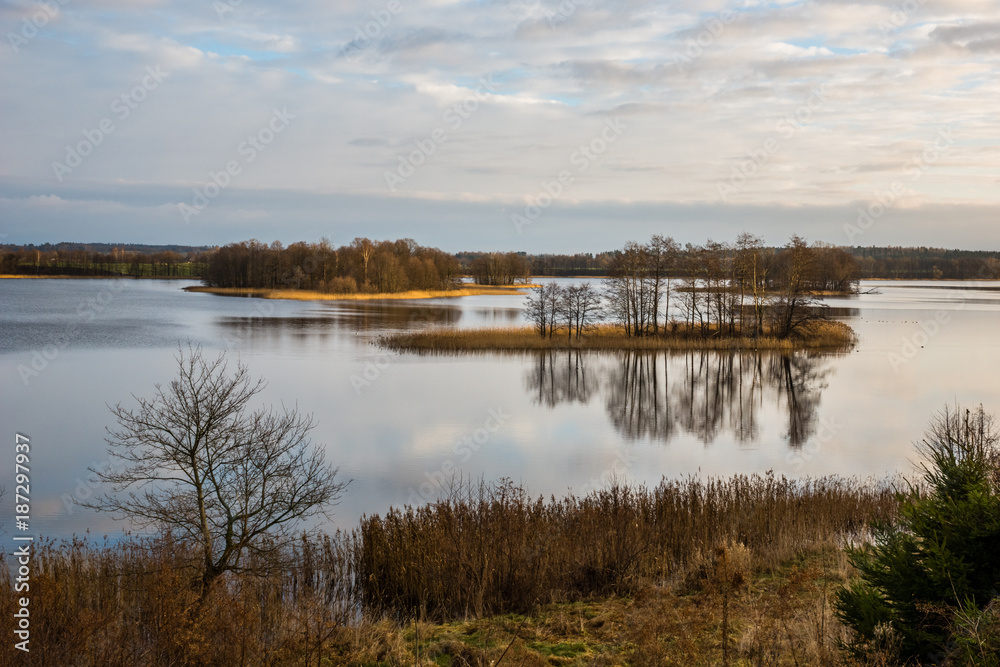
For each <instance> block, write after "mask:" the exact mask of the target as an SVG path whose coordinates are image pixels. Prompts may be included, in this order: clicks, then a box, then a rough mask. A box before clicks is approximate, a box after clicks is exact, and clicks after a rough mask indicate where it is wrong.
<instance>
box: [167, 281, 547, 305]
mask: <svg viewBox="0 0 1000 667" xmlns="http://www.w3.org/2000/svg"><path fill="white" fill-rule="evenodd" d="M524 287H532V285H509V286H502V285H496V286H483V285H470V284H462V286H461V287H455V288H453V289H440V290H407V291H405V292H370V293H354V294H333V293H329V292H315V291H309V290H298V289H256V288H251V287H203V286H193V287H185V288H184V291H186V292H205V293H208V294H217V295H219V296H248V297H256V298H259V299H287V300H290V301H374V300H377V299H442V298H451V297H459V296H483V295H510V294H519V293H520V292H519V290H520V289H522V288H524Z"/></svg>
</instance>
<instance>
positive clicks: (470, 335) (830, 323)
mask: <svg viewBox="0 0 1000 667" xmlns="http://www.w3.org/2000/svg"><path fill="white" fill-rule="evenodd" d="M376 342H377V344H378V345H379V346H381V347H383V348H386V349H390V350H394V351H398V352H417V353H438V354H463V353H476V352H514V353H516V352H534V351H546V350H553V351H555V350H568V351H575V350H578V351H626V350H637V351H656V350H667V351H670V350H673V351H687V350H768V351H788V352H790V351H794V350H815V351H829V352H838V351H847V350H850V349H852V348H853V347H854V345H855V344H856V343H857V334H856V333H855V332H854V329H852V328H851V327H850V326H849V325H847V324H845V323H844V322H840V321H838V320H817V321H815V322H811V323H809V324H808V325H806V328H805V331H804V332H803V334H802V335H801V336H800V337H797V338H774V337H769V336H767V337H761V338H749V337H745V336H736V337H702V336H701V335H699V334H689V333H688V332H687V331H684V332H678V333H674V334H670V335H663V334H660V335H654V336H638V337H637V336H626V335H625V334H624V332H623V331H622V330H621V328H620V327H618V326H616V325H608V324H605V325H600V326H598V327H595V328H594V329H592V330H591V331H590V332H589V333H587V334H585V335H584V337H583V338H581V339H579V340H577V339H575V338H574V339H572V340H569V339H568V337H567V336H566V332H565V331H563V332H562V333H557V334H555V335H554V336H552V337H545V338H543V337H542V336H540V335H539V334H538V333H536V332H535V331H534V329H532V328H531V327H517V328H481V329H439V330H431V331H419V332H415V333H395V334H386V335H383V336H380V337H379V338H378V339H377V341H376Z"/></svg>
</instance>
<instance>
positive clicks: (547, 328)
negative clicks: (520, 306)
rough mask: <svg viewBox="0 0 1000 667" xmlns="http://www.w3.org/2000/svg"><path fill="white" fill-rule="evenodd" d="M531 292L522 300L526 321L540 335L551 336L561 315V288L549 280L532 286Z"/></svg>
mask: <svg viewBox="0 0 1000 667" xmlns="http://www.w3.org/2000/svg"><path fill="white" fill-rule="evenodd" d="M531 292H532V294H531V295H530V296H529V297H528V298H527V299H526V300H525V302H524V309H525V314H526V315H527V317H528V321H529V322H531V323H532V325H533V326H534V328H535V331H537V332H538V334H539V335H540V336H542V337H543V338H544V337H545V336H549V337H550V338H551V337H552V334H553V333H554V332H555V329H556V326H557V324H558V321H559V319H560V318H561V317H562V307H563V290H562V288H561V287H559V285H557V284H556V283H553V282H549V283H545V284H544V285H539V286H538V287H533V288H532V289H531Z"/></svg>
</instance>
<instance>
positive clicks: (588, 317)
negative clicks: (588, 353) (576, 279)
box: [563, 283, 601, 340]
mask: <svg viewBox="0 0 1000 667" xmlns="http://www.w3.org/2000/svg"><path fill="white" fill-rule="evenodd" d="M563 315H564V317H565V318H566V324H567V327H568V328H569V332H568V333H567V334H566V335H567V336H568V337H572V336H573V335H574V334H575V335H576V339H577V340H580V337H581V336H582V335H583V332H584V331H586V330H587V329H588V328H589V327H590V326H592V325H593V324H594V322H596V321H597V320H598V319H599V318H600V316H601V294H600V293H599V292H598V291H597V290H596V289H594V287H593V286H592V285H591V284H590V283H583V284H580V285H571V286H569V287H567V288H566V289H565V290H563Z"/></svg>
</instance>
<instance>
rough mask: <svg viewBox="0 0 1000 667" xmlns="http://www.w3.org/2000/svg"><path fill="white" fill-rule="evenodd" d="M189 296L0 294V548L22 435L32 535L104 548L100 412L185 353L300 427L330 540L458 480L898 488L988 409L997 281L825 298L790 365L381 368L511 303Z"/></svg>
mask: <svg viewBox="0 0 1000 667" xmlns="http://www.w3.org/2000/svg"><path fill="white" fill-rule="evenodd" d="M186 284H192V283H185V282H154V281H103V280H2V281H0V309H2V310H0V371H2V381H0V382H2V385H0V424H2V432H3V434H4V435H3V437H4V438H6V439H7V441H8V443H9V445H10V446H8V447H6V448H4V449H3V450H2V451H3V452H6V454H0V485H3V486H6V488H7V494H6V496H5V497H4V499H3V504H2V507H0V524H2V530H3V531H4V532H5V533H8V534H9V533H10V532H11V530H12V528H13V525H12V524H13V518H12V515H13V497H12V493H11V492H12V490H13V487H14V484H13V443H14V436H15V433H17V432H20V433H23V434H26V435H28V436H30V438H31V445H32V450H31V451H32V459H31V497H32V529H31V532H32V533H34V534H39V533H44V534H46V535H50V536H54V537H66V536H69V535H71V534H73V533H77V534H82V533H84V532H85V531H88V530H89V531H90V532H91V535H100V534H103V533H109V534H116V533H120V531H121V530H122V529H123V524H121V523H119V522H115V521H113V520H111V519H110V518H108V517H104V516H98V515H95V514H92V513H90V512H87V511H84V510H81V509H80V508H78V507H75V506H73V505H72V504H71V503H70V502H69V501H70V499H71V498H72V497H73V496H74V495H78V496H86V495H88V494H89V493H91V489H90V487H89V485H88V484H87V468H88V466H99V465H101V464H103V463H104V462H105V461H107V454H106V452H105V443H104V441H103V438H104V435H105V432H104V428H105V426H106V425H107V424H108V423H109V413H108V409H107V405H108V404H113V403H117V402H119V401H122V402H125V403H128V402H129V400H130V394H136V395H149V394H150V393H151V391H152V389H153V385H154V384H155V383H157V382H162V383H166V382H168V381H169V380H170V379H171V378H172V377H173V374H174V360H173V357H174V355H175V354H176V352H177V345H178V343H182V344H185V345H186V344H187V342H188V341H190V342H192V343H196V344H201V345H203V346H204V347H205V348H206V350H208V351H210V352H213V353H214V352H218V351H222V350H228V351H229V353H230V354H231V355H233V356H236V355H238V356H239V358H240V359H242V360H243V361H244V362H245V363H247V364H248V365H249V366H250V369H251V371H252V372H253V373H254V374H256V375H260V376H263V377H265V378H267V380H268V381H269V385H268V388H267V390H266V391H265V392H264V394H263V400H264V401H266V402H268V403H272V404H275V405H278V404H281V403H284V404H285V405H297V406H298V408H299V409H300V410H302V411H305V412H311V413H314V415H315V417H316V420H317V421H318V427H317V428H316V430H315V431H314V432H313V436H314V440H315V441H316V442H320V443H324V444H325V447H326V450H327V453H328V457H329V458H330V459H331V460H332V461H334V462H335V463H336V464H337V465H339V466H340V470H341V474H342V475H343V476H344V477H346V478H351V479H352V480H353V481H352V483H351V485H350V487H349V489H348V491H347V493H346V495H345V496H344V498H343V501H342V502H341V504H340V505H339V506H338V507H337V508H336V511H335V515H334V518H333V520H332V522H331V527H333V526H352V525H354V523H355V522H356V521H357V519H358V518H359V517H360V516H361V515H362V514H363V513H369V514H371V513H377V512H383V511H385V509H386V508H388V507H389V506H390V505H394V504H395V505H398V504H402V503H405V502H424V501H426V500H428V499H433V498H434V497H436V496H437V494H438V493H439V491H440V488H439V486H438V483H439V482H440V480H442V479H444V478H446V477H450V475H451V474H452V473H453V472H455V471H457V472H459V473H461V474H465V475H470V476H472V477H474V478H479V477H484V478H486V479H487V480H492V479H498V478H501V477H508V478H511V479H513V480H515V481H517V482H521V483H523V484H525V485H526V486H527V487H528V488H529V490H530V491H532V492H533V493H536V494H546V495H547V494H550V493H555V494H562V493H566V492H567V491H570V490H573V491H576V492H585V491H586V490H588V489H590V488H593V487H595V486H600V485H603V484H604V483H606V481H607V480H608V479H609V477H610V476H612V475H615V476H617V477H619V478H623V479H628V480H631V481H635V482H645V483H649V484H655V483H656V482H657V481H659V479H660V478H661V477H663V476H667V477H677V476H683V475H688V474H701V475H730V474H733V473H743V472H763V471H767V470H773V471H774V472H775V473H776V474H784V475H789V476H799V475H809V476H817V475H825V474H834V473H835V474H845V475H860V476H882V475H886V474H889V473H894V472H897V471H904V472H905V471H909V470H910V467H911V463H910V460H911V457H912V451H913V450H912V442H913V441H914V440H916V439H918V438H919V437H920V435H921V433H922V430H923V428H924V426H925V424H926V422H927V419H928V416H929V415H930V414H931V413H932V412H934V411H935V410H939V409H940V408H942V407H943V406H944V405H945V404H946V403H948V404H953V403H955V402H956V401H957V402H959V403H963V404H978V403H980V402H981V403H983V404H984V405H985V406H986V408H987V410H992V411H994V412H997V411H1000V383H998V382H997V381H996V376H997V372H998V371H1000V336H998V325H1000V285H998V284H997V283H985V284H969V283H949V282H934V283H930V282H914V283H901V282H893V283H866V284H863V286H862V289H864V290H868V289H875V290H877V293H869V294H861V295H858V296H855V297H850V298H836V299H828V300H827V303H828V304H829V305H830V307H831V308H832V312H833V313H834V314H835V315H836V316H837V317H840V318H842V319H845V320H846V321H847V322H849V323H850V324H851V326H853V327H854V328H855V329H856V330H857V332H858V333H859V335H860V337H861V342H860V344H859V345H858V347H857V349H856V350H855V351H853V352H851V353H848V354H841V355H828V354H827V355H816V354H795V355H791V356H787V357H784V356H781V355H757V354H752V353H734V354H717V353H687V354H674V355H669V354H663V353H660V354H577V353H565V352H563V353H550V354H549V353H547V354H528V355H491V354H487V355H477V356H462V357H442V356H427V355H416V354H392V353H385V352H384V351H382V350H380V349H379V348H378V347H377V346H375V345H373V344H372V342H373V341H374V340H375V338H377V336H379V335H380V334H382V333H385V332H386V331H393V330H401V329H408V328H414V327H429V326H443V327H472V326H482V325H486V324H494V325H510V324H516V323H519V322H520V321H521V316H520V305H521V303H522V301H523V297H521V296H488V297H468V298H463V299H454V300H452V299H440V300H431V301H420V302H411V303H401V302H364V303H351V302H344V303H334V302H327V303H313V302H283V301H262V300H257V299H242V298H226V297H217V296H212V295H207V294H190V293H185V292H182V291H181V288H182V287H183V286H184V285H186ZM4 541H6V540H4Z"/></svg>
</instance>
